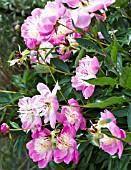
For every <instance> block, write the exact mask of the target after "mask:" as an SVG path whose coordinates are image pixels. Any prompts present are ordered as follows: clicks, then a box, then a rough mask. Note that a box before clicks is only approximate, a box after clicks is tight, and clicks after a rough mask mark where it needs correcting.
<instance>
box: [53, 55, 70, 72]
mask: <svg viewBox="0 0 131 170" xmlns="http://www.w3.org/2000/svg"><path fill="white" fill-rule="evenodd" d="M51 63H52V64H54V66H55V67H56V68H57V69H58V70H61V71H64V72H70V70H69V67H68V66H67V64H66V63H65V62H64V61H63V60H61V59H58V58H52V59H51Z"/></svg>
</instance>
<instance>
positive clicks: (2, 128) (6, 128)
mask: <svg viewBox="0 0 131 170" xmlns="http://www.w3.org/2000/svg"><path fill="white" fill-rule="evenodd" d="M0 129H1V131H2V132H3V133H9V132H10V128H9V126H8V125H7V124H6V123H3V124H2V125H1V127H0Z"/></svg>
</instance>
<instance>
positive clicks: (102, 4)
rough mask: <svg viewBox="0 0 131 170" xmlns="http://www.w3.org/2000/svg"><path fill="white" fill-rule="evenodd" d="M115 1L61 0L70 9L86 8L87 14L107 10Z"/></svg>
mask: <svg viewBox="0 0 131 170" xmlns="http://www.w3.org/2000/svg"><path fill="white" fill-rule="evenodd" d="M115 1H116V0H101V1H97V0H88V1H85V0H62V2H63V3H67V4H68V5H69V6H70V7H72V8H77V7H78V8H86V10H87V11H88V12H95V11H98V10H101V9H107V7H108V6H110V5H111V4H113V3H114V2H115Z"/></svg>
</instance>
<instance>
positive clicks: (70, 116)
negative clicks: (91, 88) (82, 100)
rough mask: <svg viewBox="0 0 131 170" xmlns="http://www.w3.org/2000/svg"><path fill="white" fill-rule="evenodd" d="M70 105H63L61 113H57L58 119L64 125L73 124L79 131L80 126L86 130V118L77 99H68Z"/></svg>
mask: <svg viewBox="0 0 131 170" xmlns="http://www.w3.org/2000/svg"><path fill="white" fill-rule="evenodd" d="M68 103H69V105H70V106H62V110H61V113H60V114H59V113H58V115H57V120H58V121H59V122H61V123H63V124H64V125H66V124H71V125H73V126H74V128H75V130H76V131H77V130H78V129H79V128H80V129H81V130H85V126H86V120H85V118H84V117H83V116H82V113H81V109H80V107H79V104H78V102H77V101H76V100H74V99H70V100H68Z"/></svg>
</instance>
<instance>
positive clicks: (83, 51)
mask: <svg viewBox="0 0 131 170" xmlns="http://www.w3.org/2000/svg"><path fill="white" fill-rule="evenodd" d="M85 55H86V50H85V49H84V48H81V50H80V52H79V54H78V56H77V57H76V60H75V67H77V66H78V65H79V60H81V59H82V58H83V57H85Z"/></svg>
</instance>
